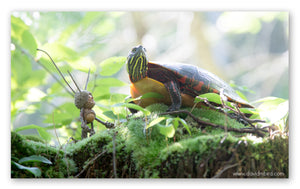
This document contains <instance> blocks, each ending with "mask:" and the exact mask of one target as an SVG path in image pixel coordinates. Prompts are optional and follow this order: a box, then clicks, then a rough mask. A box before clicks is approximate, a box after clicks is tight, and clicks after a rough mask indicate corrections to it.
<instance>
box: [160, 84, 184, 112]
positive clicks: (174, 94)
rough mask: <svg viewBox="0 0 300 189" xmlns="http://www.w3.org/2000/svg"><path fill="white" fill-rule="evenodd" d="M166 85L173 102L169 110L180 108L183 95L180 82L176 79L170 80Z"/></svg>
mask: <svg viewBox="0 0 300 189" xmlns="http://www.w3.org/2000/svg"><path fill="white" fill-rule="evenodd" d="M164 85H165V87H166V88H167V90H168V92H169V94H170V97H171V102H172V104H171V106H170V107H169V108H168V110H167V112H171V111H176V110H179V108H180V107H181V95H180V90H179V86H178V84H177V83H175V82H174V81H169V82H167V83H164Z"/></svg>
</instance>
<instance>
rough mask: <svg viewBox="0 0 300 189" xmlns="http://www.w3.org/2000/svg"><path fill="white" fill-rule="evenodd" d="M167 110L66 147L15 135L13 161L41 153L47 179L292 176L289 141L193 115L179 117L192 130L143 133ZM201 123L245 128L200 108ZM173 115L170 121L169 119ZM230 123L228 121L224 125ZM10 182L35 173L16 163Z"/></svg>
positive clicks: (139, 116)
mask: <svg viewBox="0 0 300 189" xmlns="http://www.w3.org/2000/svg"><path fill="white" fill-rule="evenodd" d="M164 108H166V107H160V106H151V107H149V110H151V111H152V112H153V113H152V114H151V115H150V116H147V117H145V116H144V115H142V114H139V113H137V114H135V115H134V116H132V117H131V118H130V119H128V121H126V122H122V123H117V124H116V127H115V128H114V129H107V130H104V131H100V132H97V133H96V134H95V135H93V136H91V137H89V138H86V139H84V140H81V141H79V142H77V143H75V142H74V143H70V144H66V145H64V146H63V147H52V146H49V145H47V144H44V143H41V142H38V141H33V140H29V139H26V138H25V136H22V135H19V134H18V133H15V132H12V133H11V158H12V161H15V162H17V161H18V160H19V159H21V158H23V157H27V156H30V155H41V156H44V157H46V158H47V159H49V160H50V161H51V162H52V164H51V165H48V164H43V163H39V162H34V163H26V164H24V165H25V166H34V167H38V168H39V169H40V170H41V172H42V175H41V177H43V178H288V177H289V170H288V167H289V152H288V137H282V136H280V135H278V136H276V137H272V138H271V137H269V136H267V135H266V136H265V137H256V136H254V135H253V134H247V133H245V134H241V133H236V132H226V131H224V130H222V129H216V128H212V127H205V128H203V127H196V126H197V123H195V122H193V120H192V119H190V117H189V116H181V117H182V118H183V119H185V121H186V122H187V123H188V125H189V126H190V132H191V134H189V132H187V130H186V128H184V127H180V126H179V127H178V128H177V129H176V131H175V135H174V136H173V137H171V138H167V137H166V136H165V135H162V134H161V130H160V129H159V126H154V127H151V128H149V129H145V125H146V123H147V122H148V123H149V121H151V120H152V119H155V118H157V117H158V116H159V111H156V110H160V111H163V110H164ZM193 114H194V115H195V116H197V117H199V118H202V119H203V120H209V121H211V122H214V123H215V124H222V125H224V124H225V125H226V126H227V127H228V128H231V127H232V128H239V127H245V126H244V125H242V124H240V123H238V122H236V121H235V120H233V119H230V118H228V117H226V116H225V115H224V114H221V113H219V112H215V111H212V110H196V111H193ZM170 117H172V116H171V115H170ZM224 121H226V123H225V122H224ZM11 177H12V178H30V177H34V175H33V174H31V173H30V172H28V171H26V170H20V169H18V168H17V167H16V166H14V165H13V164H12V166H11Z"/></svg>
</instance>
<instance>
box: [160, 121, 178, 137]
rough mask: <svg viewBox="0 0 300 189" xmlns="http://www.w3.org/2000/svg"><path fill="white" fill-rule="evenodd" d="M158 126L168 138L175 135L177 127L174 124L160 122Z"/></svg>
mask: <svg viewBox="0 0 300 189" xmlns="http://www.w3.org/2000/svg"><path fill="white" fill-rule="evenodd" d="M158 128H159V132H160V133H161V134H162V135H164V136H166V137H168V138H172V137H173V136H174V135H175V128H174V127H173V125H166V126H164V125H161V124H158Z"/></svg>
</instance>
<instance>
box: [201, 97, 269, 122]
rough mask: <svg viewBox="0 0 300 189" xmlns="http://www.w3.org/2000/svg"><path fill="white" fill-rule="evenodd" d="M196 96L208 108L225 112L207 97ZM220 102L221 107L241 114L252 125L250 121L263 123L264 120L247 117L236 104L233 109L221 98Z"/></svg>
mask: <svg viewBox="0 0 300 189" xmlns="http://www.w3.org/2000/svg"><path fill="white" fill-rule="evenodd" d="M197 98H199V99H201V100H203V102H204V103H205V104H206V105H207V106H208V107H209V108H212V109H214V110H218V111H220V112H222V113H224V114H226V112H225V111H224V110H223V109H222V108H221V107H218V106H214V105H212V104H211V103H210V102H209V101H208V100H207V98H201V97H197ZM221 102H222V106H223V108H227V109H229V110H231V111H233V112H234V113H235V114H237V115H240V116H241V117H242V118H243V119H244V120H245V121H247V122H248V123H249V124H250V125H251V126H253V125H252V123H258V122H260V123H265V121H264V120H260V119H249V118H247V117H246V116H245V114H244V113H242V112H241V111H240V109H239V108H238V106H237V105H236V109H237V110H235V109H233V108H231V107H230V106H227V105H226V104H225V103H224V101H223V99H221Z"/></svg>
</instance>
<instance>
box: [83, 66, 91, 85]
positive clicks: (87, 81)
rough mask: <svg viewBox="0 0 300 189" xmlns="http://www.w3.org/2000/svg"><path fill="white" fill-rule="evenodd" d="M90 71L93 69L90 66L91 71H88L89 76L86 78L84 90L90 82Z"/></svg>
mask: <svg viewBox="0 0 300 189" xmlns="http://www.w3.org/2000/svg"><path fill="white" fill-rule="evenodd" d="M90 71H91V69H90V68H89V73H88V76H87V78H86V83H85V87H84V90H86V89H87V86H88V83H89V78H90Z"/></svg>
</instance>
